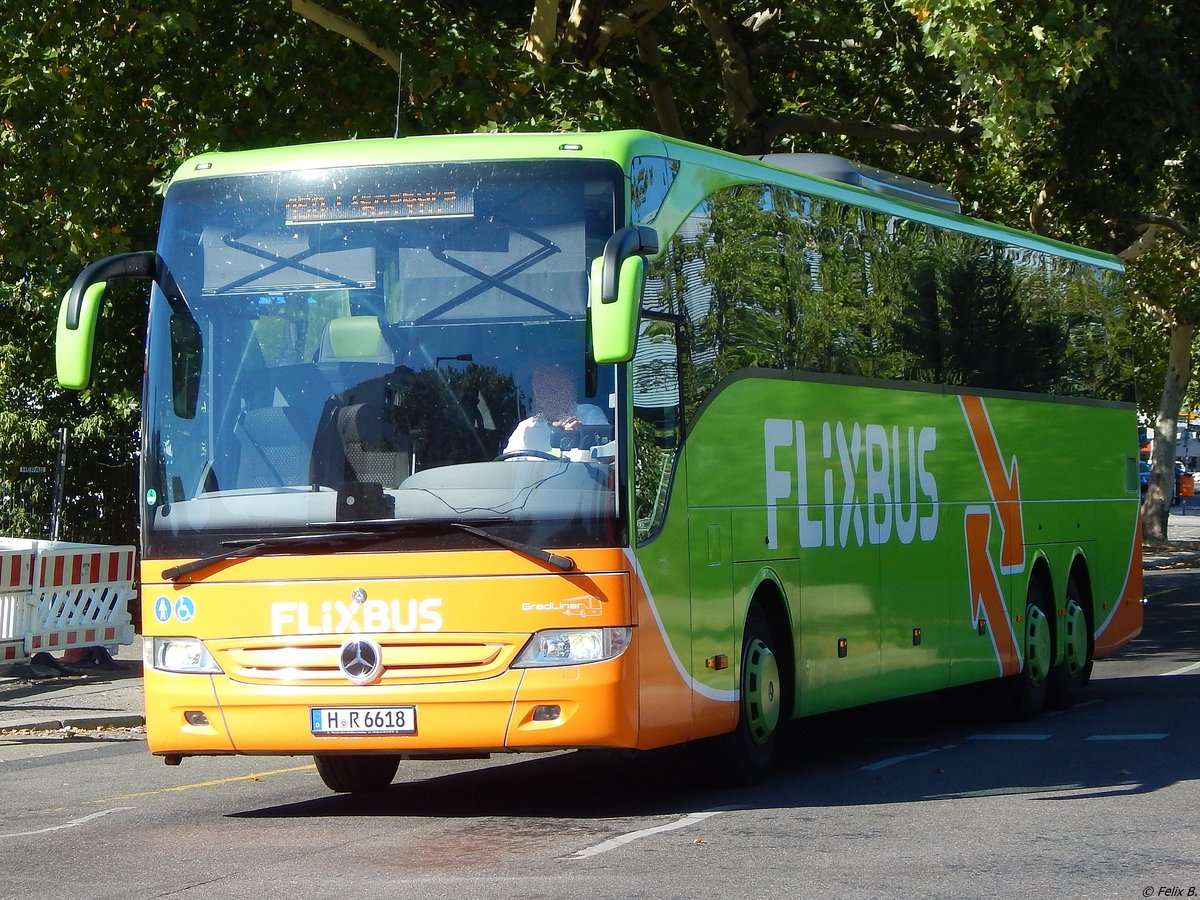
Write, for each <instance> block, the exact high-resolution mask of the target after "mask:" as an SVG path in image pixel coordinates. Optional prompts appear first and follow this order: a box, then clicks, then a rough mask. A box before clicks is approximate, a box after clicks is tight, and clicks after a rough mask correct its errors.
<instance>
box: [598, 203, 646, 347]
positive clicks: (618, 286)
mask: <svg viewBox="0 0 1200 900" xmlns="http://www.w3.org/2000/svg"><path fill="white" fill-rule="evenodd" d="M657 252H658V233H657V232H656V231H655V230H654V229H653V228H650V227H648V226H646V225H630V226H627V227H625V228H622V229H621V230H619V231H618V232H616V233H615V234H614V235H613V236H612V237H611V238H609V239H608V242H607V243H606V244H605V245H604V253H603V254H602V255H601V256H600V257H599V258H597V259H596V260H594V261H593V262H592V271H591V286H590V292H589V293H590V310H591V322H592V352H593V356H594V357H595V360H596V362H598V363H618V362H628V361H629V360H630V359H632V358H633V351H634V348H635V347H636V346H637V324H638V314H639V312H640V311H641V307H642V288H643V285H644V284H645V280H646V260H645V257H646V256H651V255H653V254H655V253H657Z"/></svg>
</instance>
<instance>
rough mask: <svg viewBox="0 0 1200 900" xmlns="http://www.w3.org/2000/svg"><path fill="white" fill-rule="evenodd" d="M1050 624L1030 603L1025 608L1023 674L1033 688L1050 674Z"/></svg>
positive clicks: (1044, 615) (1040, 611)
mask: <svg viewBox="0 0 1200 900" xmlns="http://www.w3.org/2000/svg"><path fill="white" fill-rule="evenodd" d="M1051 658H1052V653H1051V649H1050V622H1049V621H1048V620H1047V619H1046V614H1045V613H1043V612H1042V610H1041V609H1040V608H1039V607H1037V606H1034V605H1033V604H1032V603H1030V604H1029V605H1028V606H1027V607H1026V608H1025V672H1026V673H1027V675H1028V677H1029V682H1030V684H1032V685H1034V686H1035V687H1036V686H1037V685H1039V684H1041V683H1042V682H1044V681H1045V680H1046V676H1047V675H1048V674H1050V662H1051Z"/></svg>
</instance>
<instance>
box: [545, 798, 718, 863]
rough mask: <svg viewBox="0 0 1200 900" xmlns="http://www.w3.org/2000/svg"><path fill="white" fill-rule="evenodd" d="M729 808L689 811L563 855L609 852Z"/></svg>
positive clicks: (585, 856)
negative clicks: (681, 816)
mask: <svg viewBox="0 0 1200 900" xmlns="http://www.w3.org/2000/svg"><path fill="white" fill-rule="evenodd" d="M733 808H734V807H729V808H727V809H714V810H709V811H707V812H694V813H688V814H687V815H686V816H684V817H683V818H682V819H676V820H675V821H674V822H668V823H667V824H665V825H656V826H654V827H653V828H643V829H641V830H639V831H631V832H629V833H628V834H621V835H617V837H615V838H610V839H609V840H607V841H605V842H604V843H602V844H597V845H596V846H595V847H588V848H586V849H584V850H578V851H576V852H575V853H572V854H570V855H569V856H564V857H561V858H562V859H587V858H588V857H591V856H599V855H600V854H601V853H607V852H608V851H609V850H615V849H617V848H618V847H623V846H624V845H625V844H628V843H630V842H632V841H636V840H640V839H641V838H644V837H650V836H651V835H654V834H662V833H663V832H664V831H676V830H678V829H680V828H688V827H690V826H692V825H697V824H699V823H700V822H703V821H704V820H705V819H711V818H712V817H713V816H719V815H720V814H721V813H723V812H729V809H733Z"/></svg>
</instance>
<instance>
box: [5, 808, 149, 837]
mask: <svg viewBox="0 0 1200 900" xmlns="http://www.w3.org/2000/svg"><path fill="white" fill-rule="evenodd" d="M128 809H133V807H132V806H118V807H115V808H113V809H102V810H101V811H100V812H95V813H92V814H91V815H88V816H84V817H83V818H82V819H72V820H71V821H70V822H63V823H62V824H61V825H50V826H48V827H46V828H39V829H37V831H16V832H13V833H12V834H0V838H14V837H29V836H31V835H35V834H47V833H49V832H51V831H62V830H63V829H65V828H77V827H79V826H80V825H86V824H87V823H88V822H90V821H92V819H99V818H100V817H101V816H107V815H108V814H109V813H115V812H124V811H125V810H128Z"/></svg>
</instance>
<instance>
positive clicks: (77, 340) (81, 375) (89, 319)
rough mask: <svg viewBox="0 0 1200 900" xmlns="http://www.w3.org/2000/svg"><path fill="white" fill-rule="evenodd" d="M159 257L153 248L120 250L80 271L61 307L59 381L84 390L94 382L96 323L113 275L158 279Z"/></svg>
mask: <svg viewBox="0 0 1200 900" xmlns="http://www.w3.org/2000/svg"><path fill="white" fill-rule="evenodd" d="M157 269H158V256H157V254H155V252H154V251H153V250H147V251H144V252H140V253H120V254H117V255H116V256H109V257H107V258H105V259H102V260H99V261H98V262H94V263H92V264H91V265H90V266H88V267H87V268H86V269H84V270H83V271H82V272H80V273H79V277H78V278H76V279H75V283H74V284H72V285H71V289H70V290H69V291H67V293H66V295H65V296H64V297H63V300H62V305H61V306H60V307H59V310H58V329H57V333H56V335H55V341H54V364H55V368H56V369H57V372H58V383H59V384H61V385H62V386H63V387H65V388H70V389H71V390H76V391H81V390H83V389H84V388H86V387H87V386H88V385H89V384H91V382H92V357H93V355H94V353H95V350H96V323H97V322H98V321H99V319H100V301H101V299H102V298H103V296H104V289H105V288H106V287H107V286H108V279H110V278H154V277H155V274H156V272H157Z"/></svg>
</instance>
